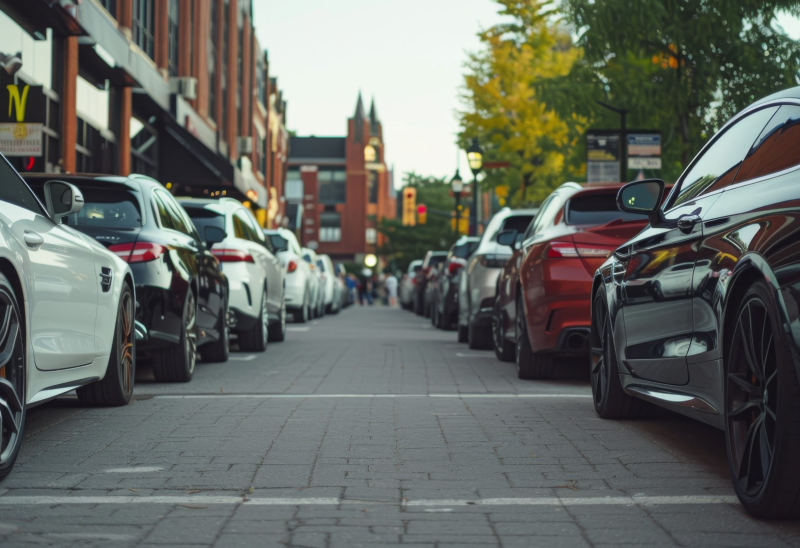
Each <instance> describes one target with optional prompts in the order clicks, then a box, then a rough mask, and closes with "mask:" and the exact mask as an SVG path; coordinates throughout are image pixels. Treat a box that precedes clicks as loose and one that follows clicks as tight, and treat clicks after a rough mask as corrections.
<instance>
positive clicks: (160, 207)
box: [153, 192, 176, 230]
mask: <svg viewBox="0 0 800 548" xmlns="http://www.w3.org/2000/svg"><path fill="white" fill-rule="evenodd" d="M159 194H160V193H159V192H153V203H154V204H155V206H156V213H157V214H158V218H159V220H160V221H161V226H162V227H163V228H171V229H172V230H176V228H175V223H173V222H172V216H170V214H169V209H167V205H166V204H165V203H164V202H163V201H162V199H161V196H159Z"/></svg>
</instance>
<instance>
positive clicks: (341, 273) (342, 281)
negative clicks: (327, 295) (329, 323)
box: [335, 263, 355, 309]
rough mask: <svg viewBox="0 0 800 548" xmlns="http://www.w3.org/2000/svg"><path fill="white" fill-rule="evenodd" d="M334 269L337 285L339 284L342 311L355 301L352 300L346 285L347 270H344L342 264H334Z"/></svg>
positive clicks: (350, 292) (351, 294)
mask: <svg viewBox="0 0 800 548" xmlns="http://www.w3.org/2000/svg"><path fill="white" fill-rule="evenodd" d="M335 269H336V280H337V283H338V284H339V290H340V295H341V298H340V302H341V308H343V309H344V308H347V307H348V306H350V305H351V304H353V302H354V301H355V299H353V293H352V291H350V288H349V287H348V285H347V268H345V266H344V265H343V264H342V263H336V265H335Z"/></svg>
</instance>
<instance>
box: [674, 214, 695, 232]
mask: <svg viewBox="0 0 800 548" xmlns="http://www.w3.org/2000/svg"><path fill="white" fill-rule="evenodd" d="M699 222H700V216H699V215H684V216H683V217H681V218H680V219H678V230H680V231H681V232H683V233H684V234H690V233H691V232H692V230H694V225H696V224H697V223H699Z"/></svg>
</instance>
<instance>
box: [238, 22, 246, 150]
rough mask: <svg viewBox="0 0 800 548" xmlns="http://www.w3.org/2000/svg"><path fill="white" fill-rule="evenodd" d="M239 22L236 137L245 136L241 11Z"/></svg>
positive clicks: (242, 23) (242, 24)
mask: <svg viewBox="0 0 800 548" xmlns="http://www.w3.org/2000/svg"><path fill="white" fill-rule="evenodd" d="M238 13H239V17H238V20H237V23H238V24H237V28H238V29H239V48H238V51H237V52H236V53H237V59H236V75H237V76H236V135H237V136H243V135H244V133H243V132H242V106H243V104H244V101H243V99H244V98H243V97H242V88H243V87H244V86H243V82H244V28H243V26H244V18H243V17H242V12H241V11H239V12H238Z"/></svg>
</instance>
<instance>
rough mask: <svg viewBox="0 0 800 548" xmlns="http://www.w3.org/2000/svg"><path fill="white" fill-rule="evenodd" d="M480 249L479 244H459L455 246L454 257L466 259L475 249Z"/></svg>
mask: <svg viewBox="0 0 800 548" xmlns="http://www.w3.org/2000/svg"><path fill="white" fill-rule="evenodd" d="M477 247H478V242H464V243H463V244H458V245H455V246H453V257H457V258H459V259H466V258H467V257H469V256H470V255H472V252H473V251H475V249H476V248H477Z"/></svg>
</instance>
